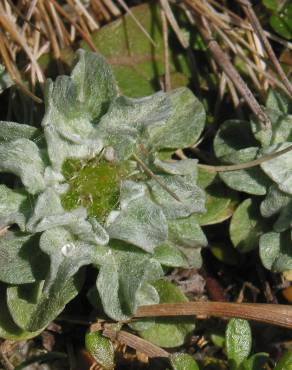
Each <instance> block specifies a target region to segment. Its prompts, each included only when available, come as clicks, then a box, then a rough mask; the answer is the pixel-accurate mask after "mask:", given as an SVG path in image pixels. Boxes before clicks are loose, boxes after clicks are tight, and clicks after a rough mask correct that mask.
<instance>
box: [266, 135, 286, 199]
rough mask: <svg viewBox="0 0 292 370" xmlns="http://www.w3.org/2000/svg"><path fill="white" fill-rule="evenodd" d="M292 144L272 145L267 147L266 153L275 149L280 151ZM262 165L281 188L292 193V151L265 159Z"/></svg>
mask: <svg viewBox="0 0 292 370" xmlns="http://www.w3.org/2000/svg"><path fill="white" fill-rule="evenodd" d="M290 145H292V142H284V143H282V144H280V145H272V146H270V147H269V148H268V149H266V150H265V151H264V153H265V154H270V153H273V152H275V151H280V150H283V149H286V148H287V147H289V146H290ZM260 166H261V168H262V169H263V170H264V172H265V173H266V174H267V175H268V176H269V177H270V178H271V179H272V180H273V181H275V182H276V183H277V184H278V186H279V189H280V190H282V191H283V192H285V193H288V194H291V195H292V151H290V152H288V153H286V154H283V155H281V156H278V157H276V158H274V159H271V160H270V161H265V162H263V163H261V165H260Z"/></svg>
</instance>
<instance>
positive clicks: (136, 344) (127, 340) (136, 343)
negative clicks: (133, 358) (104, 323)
mask: <svg viewBox="0 0 292 370" xmlns="http://www.w3.org/2000/svg"><path fill="white" fill-rule="evenodd" d="M102 334H103V335H104V336H105V337H107V338H109V339H111V340H116V341H118V342H120V343H122V344H126V345H127V346H129V347H131V348H134V349H135V350H137V351H139V352H143V353H144V354H145V355H146V356H148V357H150V358H153V357H164V358H167V357H169V353H168V352H167V351H165V350H164V349H162V348H160V347H158V346H156V345H155V344H152V343H150V342H148V341H147V340H145V339H142V338H140V337H138V336H137V335H134V334H131V333H129V332H127V331H124V330H120V331H115V330H113V329H111V328H110V327H105V329H104V330H103V332H102Z"/></svg>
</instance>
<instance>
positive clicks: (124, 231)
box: [107, 196, 167, 252]
mask: <svg viewBox="0 0 292 370" xmlns="http://www.w3.org/2000/svg"><path fill="white" fill-rule="evenodd" d="M110 218H111V217H110ZM107 232H108V233H109V236H110V237H111V238H113V239H119V240H123V241H125V242H128V243H130V244H134V245H136V246H138V247H140V248H142V249H144V250H145V251H147V252H153V249H154V248H155V247H156V246H158V245H160V244H162V243H164V242H165V240H166V238H167V222H166V218H165V216H164V214H163V212H162V210H161V208H160V207H159V206H157V205H156V204H155V203H154V202H152V201H151V200H150V199H149V198H148V197H146V196H145V197H140V198H137V199H134V200H132V201H131V202H130V203H129V204H128V205H127V206H126V207H125V208H123V209H121V212H120V213H119V214H118V216H117V217H116V218H115V219H114V220H113V221H112V222H110V223H109V225H108V227H107Z"/></svg>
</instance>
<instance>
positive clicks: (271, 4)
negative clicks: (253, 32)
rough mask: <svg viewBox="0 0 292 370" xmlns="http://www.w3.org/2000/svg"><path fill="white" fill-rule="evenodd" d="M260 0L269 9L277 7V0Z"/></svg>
mask: <svg viewBox="0 0 292 370" xmlns="http://www.w3.org/2000/svg"><path fill="white" fill-rule="evenodd" d="M262 2H263V4H264V6H265V7H266V8H267V9H270V10H277V9H278V6H279V4H278V3H279V2H278V1H277V0H262Z"/></svg>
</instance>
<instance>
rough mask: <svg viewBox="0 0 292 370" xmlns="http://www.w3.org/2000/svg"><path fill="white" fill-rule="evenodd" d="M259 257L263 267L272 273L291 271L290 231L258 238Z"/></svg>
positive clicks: (270, 233) (291, 249)
mask: <svg viewBox="0 0 292 370" xmlns="http://www.w3.org/2000/svg"><path fill="white" fill-rule="evenodd" d="M260 257H261V260H262V263H263V265H264V266H265V268H267V269H268V270H272V271H273V272H283V271H287V270H292V241H291V234H290V230H289V231H286V232H284V233H276V232H269V233H266V234H264V235H262V236H261V238H260Z"/></svg>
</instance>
